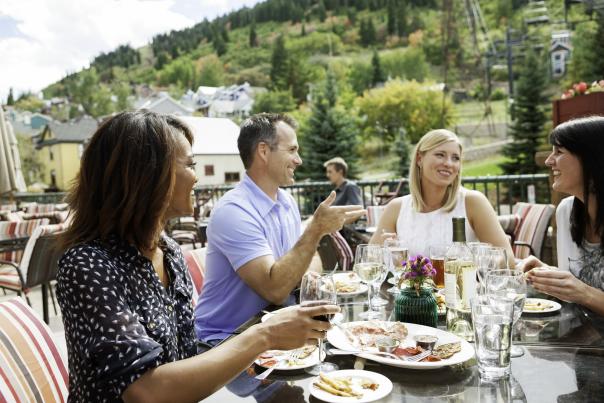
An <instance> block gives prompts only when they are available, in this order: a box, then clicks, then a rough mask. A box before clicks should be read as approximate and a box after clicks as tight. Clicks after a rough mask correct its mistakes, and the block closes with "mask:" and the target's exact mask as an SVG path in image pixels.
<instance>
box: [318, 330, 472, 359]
mask: <svg viewBox="0 0 604 403" xmlns="http://www.w3.org/2000/svg"><path fill="white" fill-rule="evenodd" d="M361 323H363V322H349V323H344V324H342V326H347V325H348V326H350V325H356V324H361ZM404 325H405V326H406V327H407V331H408V334H407V338H406V339H405V340H404V341H403V342H402V343H401V346H402V347H415V341H413V336H415V335H420V334H421V335H434V336H437V337H438V342H437V343H436V346H439V345H441V344H447V343H455V342H458V341H459V342H461V351H460V352H458V353H456V354H454V355H453V356H452V357H450V358H447V359H444V360H441V361H435V362H409V361H402V360H397V359H395V358H388V357H383V356H380V355H375V354H371V352H367V353H361V354H356V355H358V356H359V357H363V358H366V359H369V360H372V361H376V362H379V363H381V364H386V365H392V366H394V367H401V368H411V369H434V368H442V367H446V366H449V365H455V364H461V363H464V362H466V361H467V360H469V359H470V358H474V347H472V345H471V344H470V343H468V342H467V341H465V340H463V339H462V338H460V337H458V336H456V335H454V334H453V333H449V332H445V331H444V330H440V329H435V328H433V327H428V326H422V325H416V324H413V323H405V324H404ZM327 340H328V341H329V342H330V343H331V344H332V345H333V346H334V347H336V348H339V349H341V350H356V349H357V347H355V346H353V345H352V344H351V343H350V341H349V340H348V338H347V337H346V335H344V333H343V332H342V330H341V329H340V328H339V327H333V328H331V330H329V331H328V332H327ZM368 350H369V351H371V350H375V351H377V349H375V348H370V349H368Z"/></svg>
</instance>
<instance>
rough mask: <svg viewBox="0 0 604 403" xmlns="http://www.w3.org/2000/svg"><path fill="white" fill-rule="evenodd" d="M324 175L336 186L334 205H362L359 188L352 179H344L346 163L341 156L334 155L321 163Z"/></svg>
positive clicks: (346, 168) (346, 169)
mask: <svg viewBox="0 0 604 403" xmlns="http://www.w3.org/2000/svg"><path fill="white" fill-rule="evenodd" d="M323 166H324V167H325V175H326V176H327V179H329V181H330V182H331V184H332V185H334V186H335V187H336V189H335V191H336V200H335V201H334V202H333V205H334V206H348V205H360V206H362V205H363V198H362V197H361V189H360V188H359V187H358V186H357V184H356V183H354V182H353V181H349V180H348V179H346V174H347V173H348V164H347V163H346V161H344V159H343V158H340V157H335V158H332V159H330V160H329V161H327V162H325V163H324V164H323Z"/></svg>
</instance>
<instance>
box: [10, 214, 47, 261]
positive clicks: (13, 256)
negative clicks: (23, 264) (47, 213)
mask: <svg viewBox="0 0 604 403" xmlns="http://www.w3.org/2000/svg"><path fill="white" fill-rule="evenodd" d="M41 225H48V218H40V219H36V220H25V221H0V234H5V235H11V234H12V235H19V236H31V234H32V233H33V232H34V230H35V229H36V228H38V227H39V226H41ZM22 256H23V251H22V250H17V251H10V252H2V253H0V260H8V261H10V262H15V263H17V264H18V263H19V262H20V261H21V257H22Z"/></svg>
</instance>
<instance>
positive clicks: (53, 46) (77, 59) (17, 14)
mask: <svg viewBox="0 0 604 403" xmlns="http://www.w3.org/2000/svg"><path fill="white" fill-rule="evenodd" d="M258 2H259V0H0V103H3V102H5V101H6V97H7V95H8V91H9V88H10V87H12V88H13V92H14V94H15V95H18V94H20V93H21V92H24V91H32V92H39V91H40V90H41V89H42V88H44V87H46V86H47V85H49V84H52V83H53V82H55V81H58V80H60V79H61V78H63V77H64V76H65V75H66V74H68V73H72V72H75V71H79V70H81V69H82V68H85V67H88V66H89V64H90V62H91V61H92V60H93V59H94V57H95V56H97V55H99V54H100V53H101V52H109V51H111V50H113V49H115V48H116V47H118V46H119V45H122V44H130V46H132V47H135V48H136V47H140V46H143V45H145V44H147V43H148V42H149V41H150V40H151V39H152V38H153V36H154V35H156V34H159V33H163V32H167V31H170V30H172V29H176V30H177V29H182V28H186V27H189V26H192V25H194V24H196V23H197V22H200V21H202V20H203V19H204V18H208V19H209V20H212V19H213V18H214V17H216V16H219V15H223V14H225V13H228V12H229V11H233V10H237V9H239V8H241V7H243V6H252V5H254V4H256V3H258Z"/></svg>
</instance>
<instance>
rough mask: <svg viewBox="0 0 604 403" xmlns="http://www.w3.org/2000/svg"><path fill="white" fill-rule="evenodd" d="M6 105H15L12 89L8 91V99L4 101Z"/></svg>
mask: <svg viewBox="0 0 604 403" xmlns="http://www.w3.org/2000/svg"><path fill="white" fill-rule="evenodd" d="M6 104H7V105H9V106H12V105H14V104H15V98H14V97H13V87H10V88H9V89H8V98H7V99H6Z"/></svg>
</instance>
